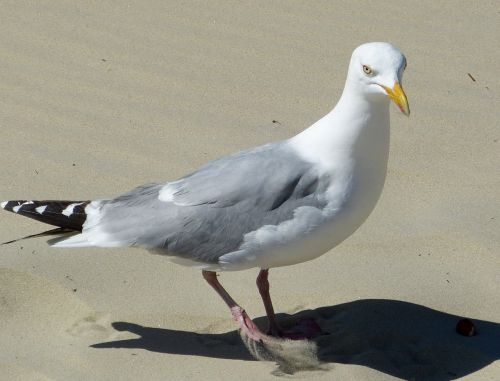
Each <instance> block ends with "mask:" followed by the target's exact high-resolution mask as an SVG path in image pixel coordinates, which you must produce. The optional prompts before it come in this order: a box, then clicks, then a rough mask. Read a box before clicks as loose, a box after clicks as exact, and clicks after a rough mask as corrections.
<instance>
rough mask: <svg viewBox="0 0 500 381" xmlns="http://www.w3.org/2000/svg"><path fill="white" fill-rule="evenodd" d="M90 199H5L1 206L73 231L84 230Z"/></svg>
mask: <svg viewBox="0 0 500 381" xmlns="http://www.w3.org/2000/svg"><path fill="white" fill-rule="evenodd" d="M89 203H90V201H55V200H47V201H27V200H16V201H4V202H2V203H0V206H1V207H2V208H3V209H5V210H8V211H10V212H13V213H17V214H20V215H21V216H25V217H29V218H33V219H34V220H37V221H40V222H44V223H46V224H49V225H54V226H58V227H60V228H63V229H67V230H72V231H82V227H83V223H84V222H85V219H86V218H87V214H86V213H85V207H86V206H87V205H88V204H89Z"/></svg>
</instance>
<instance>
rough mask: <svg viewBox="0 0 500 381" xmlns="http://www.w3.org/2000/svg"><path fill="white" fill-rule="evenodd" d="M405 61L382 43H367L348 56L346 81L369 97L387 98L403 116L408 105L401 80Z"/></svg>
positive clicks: (400, 55) (396, 50) (402, 56)
mask: <svg viewBox="0 0 500 381" xmlns="http://www.w3.org/2000/svg"><path fill="white" fill-rule="evenodd" d="M405 68H406V58H405V56H404V55H403V53H401V51H400V50H399V49H398V48H396V47H395V46H393V45H391V44H389V43H386V42H370V43H367V44H363V45H361V46H359V47H357V48H356V49H355V50H354V52H353V53H352V57H351V63H350V65H349V73H348V75H347V81H348V84H349V85H350V86H354V87H355V88H356V89H358V90H360V91H361V92H362V93H363V94H365V95H366V96H368V97H370V98H375V99H379V98H383V99H387V98H389V99H391V100H392V101H393V102H394V103H395V104H396V105H397V106H398V107H399V109H400V110H401V112H402V113H403V114H405V115H406V116H409V115H410V106H409V105H408V100H407V99H406V94H405V92H404V91H403V87H402V79H403V72H404V70H405Z"/></svg>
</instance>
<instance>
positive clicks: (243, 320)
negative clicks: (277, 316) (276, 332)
mask: <svg viewBox="0 0 500 381" xmlns="http://www.w3.org/2000/svg"><path fill="white" fill-rule="evenodd" d="M231 313H232V315H233V319H234V320H235V321H236V322H237V323H238V325H239V326H240V329H241V331H242V333H243V334H244V335H245V336H247V337H248V338H250V339H252V340H254V341H257V342H259V343H261V342H264V341H265V338H266V335H265V334H263V333H262V332H261V331H260V330H259V328H258V327H257V326H256V325H255V324H254V322H253V321H252V319H250V317H249V316H248V315H247V313H246V312H245V310H244V309H243V308H241V307H240V306H235V307H231Z"/></svg>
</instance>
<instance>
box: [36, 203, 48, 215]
mask: <svg viewBox="0 0 500 381" xmlns="http://www.w3.org/2000/svg"><path fill="white" fill-rule="evenodd" d="M45 209H47V205H42V206H39V207H38V208H35V210H36V212H37V213H38V214H43V212H45Z"/></svg>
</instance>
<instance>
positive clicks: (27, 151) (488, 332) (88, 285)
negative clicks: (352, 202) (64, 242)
mask: <svg viewBox="0 0 500 381" xmlns="http://www.w3.org/2000/svg"><path fill="white" fill-rule="evenodd" d="M498 15H499V13H498V6H497V5H496V4H495V2H488V1H484V2H474V3H471V2H465V1H453V2H452V1H449V2H433V1H421V2H394V1H376V2H375V1H373V2H366V1H314V2H312V1H310V2H309V1H302V2H299V1H293V2H292V1H273V2H267V1H261V2H256V1H255V2H248V3H247V4H243V3H235V2H220V1H212V2H182V4H180V3H177V2H165V1H159V0H155V1H149V2H119V1H114V2H113V1H111V2H110V1H105V2H80V3H78V4H76V3H75V2H64V1H44V2H40V1H37V2H35V1H32V2H23V3H21V2H16V1H3V2H2V13H1V17H0V21H1V22H0V47H1V49H0V52H1V54H0V110H1V111H0V126H1V128H2V134H1V139H0V162H1V165H2V171H1V172H2V174H1V178H2V181H1V183H0V184H1V185H0V199H2V200H9V199H58V198H63V199H76V200H80V199H95V198H102V197H109V196H114V195H117V194H120V193H122V192H124V191H127V190H129V189H131V188H132V187H134V186H136V185H140V184H143V183H148V182H153V181H166V180H169V179H175V178H176V177H178V176H181V175H183V174H185V173H187V172H188V171H191V170H193V169H196V168H197V167H198V166H199V165H201V164H203V163H204V162H206V161H208V160H210V159H214V158H216V157H219V156H221V155H224V154H227V153H230V152H233V151H236V150H239V149H243V148H247V147H251V146H253V145H257V144H260V143H264V142H268V141H273V140H278V139H282V138H286V137H289V136H292V135H293V134H295V133H297V132H299V131H301V130H302V129H304V128H306V127H307V126H309V125H310V124H311V123H313V122H314V121H316V120H317V119H318V118H320V117H321V116H322V115H324V114H325V113H326V112H328V111H329V110H330V109H331V108H332V107H333V106H334V104H335V102H336V100H337V99H338V97H339V95H340V93H341V90H342V87H343V82H344V78H345V74H346V68H347V63H348V60H349V57H350V54H351V52H352V50H353V49H354V48H355V47H356V46H358V45H359V44H361V43H363V42H367V41H377V40H382V41H389V42H392V43H394V44H395V45H397V46H399V47H400V48H401V50H402V51H403V52H404V53H405V54H406V56H407V58H408V63H409V64H408V69H407V70H406V74H405V83H404V86H405V89H406V92H407V95H408V98H409V101H410V105H411V108H412V115H411V117H410V118H409V119H406V118H405V117H404V116H402V115H400V114H399V113H398V111H397V110H396V108H393V110H392V141H391V157H390V163H389V174H388V179H387V183H386V187H385V189H384V193H383V196H382V198H381V200H380V202H379V204H378V206H377V208H376V210H375V211H374V212H373V214H372V215H371V216H370V218H369V219H368V221H367V222H366V223H365V224H364V225H363V227H362V228H361V229H360V230H359V231H358V232H357V233H356V234H355V235H354V236H352V237H351V238H349V239H348V240H347V241H346V242H344V243H343V244H342V245H340V246H339V247H337V248H335V249H334V250H332V251H331V252H330V253H328V254H326V255H324V256H322V257H321V258H319V259H317V260H315V261H312V262H309V263H304V264H301V265H297V266H293V267H289V268H279V269H273V270H272V271H271V273H270V279H271V282H272V283H271V287H272V290H271V292H272V295H273V298H274V302H275V308H276V310H277V311H279V312H280V313H282V315H280V318H281V319H282V321H283V322H284V323H286V322H292V321H294V320H296V319H298V318H301V317H306V318H315V319H316V321H317V322H318V324H319V325H320V326H321V327H322V329H323V331H325V335H323V336H321V337H319V338H318V339H316V341H315V343H314V345H315V346H316V348H315V350H316V353H317V356H318V357H317V363H316V365H317V370H315V371H297V370H296V369H290V367H288V368H287V367H286V366H284V365H283V364H284V363H283V362H281V366H280V365H279V364H278V365H277V364H276V361H256V360H254V359H253V357H252V356H251V355H250V354H249V352H248V350H247V349H246V348H245V346H244V345H243V344H242V341H241V340H240V338H239V336H238V333H237V332H236V331H235V326H234V324H233V322H232V321H231V318H230V315H229V313H228V311H227V310H226V307H225V306H224V305H223V302H222V301H220V300H219V299H218V297H217V296H216V295H215V293H214V292H213V291H212V290H211V289H210V288H209V287H208V286H207V285H205V284H204V281H203V279H202V277H201V275H200V273H199V272H198V271H196V270H193V269H190V268H184V267H181V266H177V265H174V264H171V263H169V262H168V261H166V260H165V259H164V258H162V257H159V256H153V255H149V254H147V253H145V252H143V251H140V250H132V249H130V250H125V249H124V250H111V249H75V250H61V249H59V250H56V249H51V248H50V247H48V246H47V245H46V243H45V239H44V238H38V239H32V240H25V241H20V242H17V243H14V244H11V245H6V246H1V247H0V343H1V347H0V379H1V380H138V379H143V380H274V379H277V377H279V376H280V375H281V376H283V375H285V376H286V377H292V378H298V379H314V380H332V379H336V380H392V379H408V380H449V379H456V378H460V377H463V378H464V379H467V380H498V379H500V361H499V359H500V255H499V248H500V235H499V231H500V213H499V206H500V192H499V189H500V170H499V165H498V163H499V162H500V141H499V139H500V130H499V124H498V119H499V117H498V116H499V114H498V105H499V98H500V97H499V89H500V76H499V75H498V61H499V59H500V51H499V50H498V36H499V34H500V27H499V25H500V23H499V22H498ZM44 228H45V227H44V226H43V225H42V224H40V223H37V222H35V221H32V220H28V219H25V218H21V217H19V216H15V215H14V214H11V213H7V212H3V213H1V214H0V241H1V242H3V241H7V240H10V239H14V238H19V237H22V236H24V235H28V234H33V233H37V232H39V231H42V230H43V229H44ZM256 274H257V270H251V271H245V272H238V273H229V274H223V275H222V277H221V280H222V283H223V284H224V285H225V286H226V288H227V289H228V290H229V291H230V292H231V293H232V294H233V296H234V297H235V298H236V299H237V300H238V301H239V302H240V303H241V304H242V305H243V306H244V307H245V308H246V309H247V311H248V313H249V314H250V316H252V317H255V318H256V319H255V321H256V322H257V323H258V324H263V323H264V320H265V319H264V318H263V316H264V315H265V314H264V308H263V306H262V304H261V301H260V298H259V296H258V292H257V290H256V287H255V283H254V282H255V276H256ZM462 317H468V318H470V319H472V320H473V322H474V323H475V324H476V328H477V331H478V334H477V335H476V336H473V337H463V336H460V335H458V334H456V333H455V324H456V322H457V321H458V320H459V319H460V318H462ZM285 349H287V348H285ZM291 352H292V349H290V353H291ZM285 353H287V352H286V350H285ZM311 359H314V358H313V357H311ZM278 360H279V359H278ZM295 364H297V363H295ZM285 365H286V364H285ZM292 368H293V367H292ZM284 371H285V372H286V371H288V372H289V373H293V375H291V374H288V375H286V374H283V372H284Z"/></svg>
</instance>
